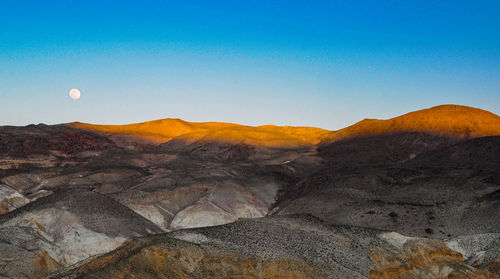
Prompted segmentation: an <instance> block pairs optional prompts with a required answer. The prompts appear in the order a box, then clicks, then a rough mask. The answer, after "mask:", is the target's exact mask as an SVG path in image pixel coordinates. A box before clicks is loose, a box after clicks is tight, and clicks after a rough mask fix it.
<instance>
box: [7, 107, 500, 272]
mask: <svg viewBox="0 0 500 279" xmlns="http://www.w3.org/2000/svg"><path fill="white" fill-rule="evenodd" d="M499 119H500V117H498V116H496V115H494V114H492V113H489V112H486V111H483V110H480V109H475V108H469V107H463V106H451V105H446V106H439V107H434V108H430V109H426V110H421V111H417V112H412V113H408V114H405V115H403V116H400V117H396V118H392V119H389V120H364V121H361V122H359V123H357V124H355V125H353V126H350V127H347V128H345V129H342V130H339V131H326V130H322V129H318V128H308V127H278V126H272V125H267V126H260V127H249V126H243V125H236V124H228V123H213V122H207V123H190V122H185V121H182V120H178V119H164V120H158V121H151V122H145V123H139V124H131V125H121V126H120V125H118V126H116V125H91V124H82V123H71V124H64V125H54V126H48V125H43V124H41V125H30V126H26V127H0V151H1V152H0V214H1V216H0V231H1V232H2V233H0V246H1V247H0V276H3V277H7V278H41V277H43V276H46V275H48V274H49V273H52V275H51V276H52V277H55V278H60V277H64V278H162V276H163V278H164V277H166V278H171V277H172V276H174V275H175V276H177V277H173V278H367V277H372V278H496V277H495V276H497V277H498V276H499V275H500V273H499V272H500V269H499V266H500V263H499V256H498V253H497V252H498V251H499V243H500V242H499V240H498V234H499V233H500V227H499V222H498V221H497V220H500V215H499V213H498V212H500V199H499V197H500V196H499V194H498V193H499V192H500V159H499V158H500V153H499V152H500V149H499V146H500V120H499ZM304 214H305V215H304ZM120 245H122V246H120ZM117 247H119V248H117ZM114 249H116V250H114ZM103 253H108V254H104V255H103ZM221 262H222V263H224V264H221ZM238 276H239V277H238Z"/></svg>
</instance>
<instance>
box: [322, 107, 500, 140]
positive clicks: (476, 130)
mask: <svg viewBox="0 0 500 279" xmlns="http://www.w3.org/2000/svg"><path fill="white" fill-rule="evenodd" d="M499 127H500V117H499V116H498V115H495V114H493V113H491V112H488V111H485V110H482V109H477V108H472V107H467V106H459V105H441V106H436V107H432V108H429V109H423V110H419V111H415V112H410V113H407V114H404V115H401V116H398V117H395V118H391V119H388V120H377V119H365V120H362V121H360V122H358V123H356V124H354V125H352V126H349V127H347V128H344V129H341V130H339V131H336V132H335V133H333V134H332V135H330V136H329V137H328V139H326V140H325V143H331V142H334V141H338V140H341V139H349V138H356V137H365V136H373V135H384V134H394V133H401V132H420V133H427V134H434V135H441V136H450V137H460V138H471V137H484V136H497V135H500V128H499Z"/></svg>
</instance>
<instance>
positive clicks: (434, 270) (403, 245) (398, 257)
mask: <svg viewBox="0 0 500 279" xmlns="http://www.w3.org/2000/svg"><path fill="white" fill-rule="evenodd" d="M382 238H384V239H386V240H387V241H388V242H389V243H391V244H392V245H393V246H396V247H397V248H398V249H391V248H393V247H391V246H389V247H376V248H374V249H373V251H372V252H371V254H370V258H371V259H372V261H373V262H374V264H375V267H374V268H373V270H372V271H371V272H370V278H373V279H386V278H387V279H389V278H390V279H397V278H422V279H445V278H478V279H487V278H488V279H493V278H500V277H499V274H494V273H492V272H490V271H488V269H480V268H475V267H473V266H471V265H468V264H466V263H465V262H464V256H463V255H462V254H461V253H459V252H457V251H454V250H451V249H450V248H448V247H447V246H446V245H445V243H444V242H443V241H441V240H435V239H421V238H409V237H404V236H402V235H400V234H397V233H390V234H383V235H382Z"/></svg>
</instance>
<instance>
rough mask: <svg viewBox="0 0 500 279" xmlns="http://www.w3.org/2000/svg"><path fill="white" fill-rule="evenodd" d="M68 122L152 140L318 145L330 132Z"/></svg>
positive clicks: (211, 124) (215, 125) (175, 121)
mask: <svg viewBox="0 0 500 279" xmlns="http://www.w3.org/2000/svg"><path fill="white" fill-rule="evenodd" d="M68 125H70V126H73V127H77V128H80V129H84V130H90V131H97V132H101V133H105V134H123V135H129V136H136V137H138V138H142V139H146V140H150V141H153V142H166V141H169V140H171V139H174V138H176V139H178V140H184V141H187V142H194V141H199V140H203V141H218V142H228V143H247V144H253V145H261V146H265V147H276V148H278V147H300V146H311V145H316V144H318V143H319V142H320V141H321V140H322V139H323V138H325V136H327V135H328V134H329V133H331V132H330V131H327V130H323V129H320V128H312V127H290V126H282V127H280V126H273V125H265V126H259V127H251V126H243V125H237V124H230V123H220V122H205V123H195V122H186V121H183V120H180V119H162V120H155V121H150V122H144V123H138V124H129V125H92V124H86V123H79V122H75V123H70V124H68Z"/></svg>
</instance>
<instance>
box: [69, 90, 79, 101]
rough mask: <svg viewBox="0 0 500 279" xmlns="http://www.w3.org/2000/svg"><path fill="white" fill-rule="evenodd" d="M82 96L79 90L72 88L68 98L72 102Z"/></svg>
mask: <svg viewBox="0 0 500 279" xmlns="http://www.w3.org/2000/svg"><path fill="white" fill-rule="evenodd" d="M81 96H82V92H80V90H78V89H76V88H73V89H71V90H70V91H69V97H70V98H71V99H73V100H78V99H80V97H81Z"/></svg>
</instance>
